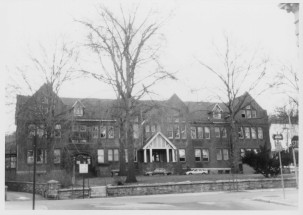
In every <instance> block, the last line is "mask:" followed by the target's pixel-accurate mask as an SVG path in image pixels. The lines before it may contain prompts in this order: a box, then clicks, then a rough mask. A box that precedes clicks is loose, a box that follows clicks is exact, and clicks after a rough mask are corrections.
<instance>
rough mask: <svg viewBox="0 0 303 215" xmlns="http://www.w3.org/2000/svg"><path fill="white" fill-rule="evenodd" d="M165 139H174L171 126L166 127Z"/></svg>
mask: <svg viewBox="0 0 303 215" xmlns="http://www.w3.org/2000/svg"><path fill="white" fill-rule="evenodd" d="M167 137H168V138H169V139H173V138H174V134H173V127H172V125H168V127H167Z"/></svg>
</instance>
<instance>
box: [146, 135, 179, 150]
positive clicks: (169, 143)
mask: <svg viewBox="0 0 303 215" xmlns="http://www.w3.org/2000/svg"><path fill="white" fill-rule="evenodd" d="M157 137H160V138H162V139H163V140H165V142H166V143H167V144H168V145H170V146H171V148H173V149H177V148H176V146H175V145H174V144H173V143H172V142H171V141H169V139H167V137H165V135H164V134H162V133H161V132H160V131H158V132H157V133H156V134H155V135H154V136H153V137H152V138H151V139H150V140H149V141H148V142H147V143H146V144H145V146H143V148H142V149H147V148H148V147H149V146H150V145H151V144H152V143H153V142H154V140H155V139H156V138H157Z"/></svg>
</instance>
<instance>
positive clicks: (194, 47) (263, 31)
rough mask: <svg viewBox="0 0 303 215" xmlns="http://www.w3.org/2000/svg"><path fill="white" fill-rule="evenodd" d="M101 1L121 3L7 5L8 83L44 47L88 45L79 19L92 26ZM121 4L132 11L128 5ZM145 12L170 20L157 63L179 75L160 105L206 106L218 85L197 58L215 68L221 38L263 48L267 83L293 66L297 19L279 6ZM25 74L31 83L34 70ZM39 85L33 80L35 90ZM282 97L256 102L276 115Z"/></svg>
mask: <svg viewBox="0 0 303 215" xmlns="http://www.w3.org/2000/svg"><path fill="white" fill-rule="evenodd" d="M99 2H103V4H105V5H106V6H108V7H109V8H112V9H113V10H115V8H116V7H117V5H119V1H100V0H99V1H97V0H64V1H56V0H39V1H38V0H23V1H17V0H11V1H6V2H5V5H4V7H2V10H3V8H4V13H2V15H1V16H3V15H4V25H3V26H2V31H1V32H4V33H5V34H4V39H2V42H3V41H4V44H3V45H4V50H5V56H4V57H5V58H4V59H5V60H4V62H1V70H2V71H6V75H7V76H6V81H8V80H10V78H16V79H17V77H14V75H15V73H14V69H15V66H20V67H22V66H23V65H26V64H27V63H28V61H27V60H28V58H27V53H28V52H32V51H33V50H35V48H36V47H37V44H39V43H40V44H43V45H44V46H47V47H51V46H52V44H54V42H55V41H56V40H58V38H62V37H64V38H65V39H66V40H70V41H73V42H74V43H77V44H82V43H84V40H85V36H86V35H87V32H86V31H85V30H84V29H83V28H82V27H81V26H80V25H79V23H77V22H75V21H74V20H75V19H80V20H81V19H90V20H94V19H95V18H96V17H97V14H96V6H97V5H98V4H99ZM123 2H124V4H125V2H128V4H130V2H131V1H123ZM140 7H141V8H142V10H144V9H147V8H150V7H151V8H153V10H154V11H157V13H156V15H158V16H159V17H162V18H163V17H164V18H165V17H166V18H167V17H169V18H168V19H167V21H166V23H165V25H164V26H163V27H162V29H161V33H162V34H163V35H164V37H165V42H164V44H163V47H162V49H161V51H160V54H161V55H160V56H161V57H160V61H161V63H162V65H163V67H164V68H165V69H166V70H167V71H170V72H176V76H177V78H178V81H176V82H173V81H165V82H163V83H160V84H159V85H157V87H156V88H154V91H155V93H157V94H158V96H156V97H155V99H168V98H169V97H170V96H171V95H172V94H173V93H176V94H177V95H178V96H179V97H180V98H181V99H182V100H184V101H206V100H207V101H209V100H210V98H211V97H210V93H209V92H208V91H207V90H206V89H207V88H211V87H214V86H215V84H216V83H217V82H216V79H214V77H213V76H211V75H209V73H207V72H206V71H205V69H204V70H203V69H202V67H201V66H200V65H199V64H198V63H197V60H196V59H203V61H206V62H207V63H209V64H216V63H218V62H217V59H215V58H213V57H212V56H213V45H212V43H217V42H218V41H220V39H222V35H223V33H224V32H226V33H228V34H229V35H231V36H232V37H233V39H234V40H235V41H236V42H237V43H239V44H241V45H243V46H245V47H246V46H247V48H248V49H254V48H255V47H260V48H259V50H260V56H263V55H266V56H269V58H270V59H271V66H270V67H269V68H268V74H269V77H268V79H269V80H270V78H271V75H274V73H275V71H276V70H277V68H278V67H277V65H276V63H277V62H283V63H286V64H289V65H293V64H295V63H296V59H297V54H298V53H297V47H296V37H295V33H294V31H295V25H294V24H293V23H294V17H293V14H289V13H287V12H286V11H285V10H281V9H280V8H279V7H278V2H277V1H201V0H200V1H194V0H187V1H185V0H179V1H169V0H165V1H147V0H145V1H143V3H141V6H140ZM3 28H4V29H3ZM2 36H3V35H2ZM2 47H3V46H2ZM29 50H30V51H29ZM33 52H34V51H33ZM84 58H85V56H84ZM7 71H9V73H8V72H7ZM28 74H29V76H30V74H31V71H28ZM32 76H33V77H32V78H33V80H35V76H34V75H32ZM42 84H43V83H40V82H39V81H38V80H37V81H36V87H38V86H39V85H42ZM23 92H26V91H23ZM59 96H62V97H78V98H87V97H90V98H114V93H113V92H112V90H111V88H109V87H108V86H106V85H105V84H103V83H100V82H97V81H95V80H87V79H85V80H83V79H81V80H77V81H73V82H71V83H67V84H66V85H65V86H64V87H63V88H62V90H61V92H60V95H59ZM269 98H270V99H269ZM285 98H286V97H285V96H283V95H281V94H276V93H274V92H270V93H269V92H268V93H265V94H264V95H262V96H260V97H258V98H257V101H258V102H259V104H260V105H261V106H262V107H263V108H264V109H267V110H268V112H272V111H273V110H274V108H275V107H276V106H279V105H280V104H285ZM13 124H14V113H13V111H9V114H7V120H6V124H5V127H6V128H5V130H6V131H11V130H13V129H14V126H13Z"/></svg>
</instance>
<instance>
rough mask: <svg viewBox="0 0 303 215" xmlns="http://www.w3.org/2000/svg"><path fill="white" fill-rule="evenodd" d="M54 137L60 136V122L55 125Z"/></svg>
mask: <svg viewBox="0 0 303 215" xmlns="http://www.w3.org/2000/svg"><path fill="white" fill-rule="evenodd" d="M55 137H57V138H60V137H61V125H60V124H56V125H55Z"/></svg>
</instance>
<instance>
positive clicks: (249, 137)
mask: <svg viewBox="0 0 303 215" xmlns="http://www.w3.org/2000/svg"><path fill="white" fill-rule="evenodd" d="M244 134H245V139H251V135H250V127H244Z"/></svg>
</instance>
